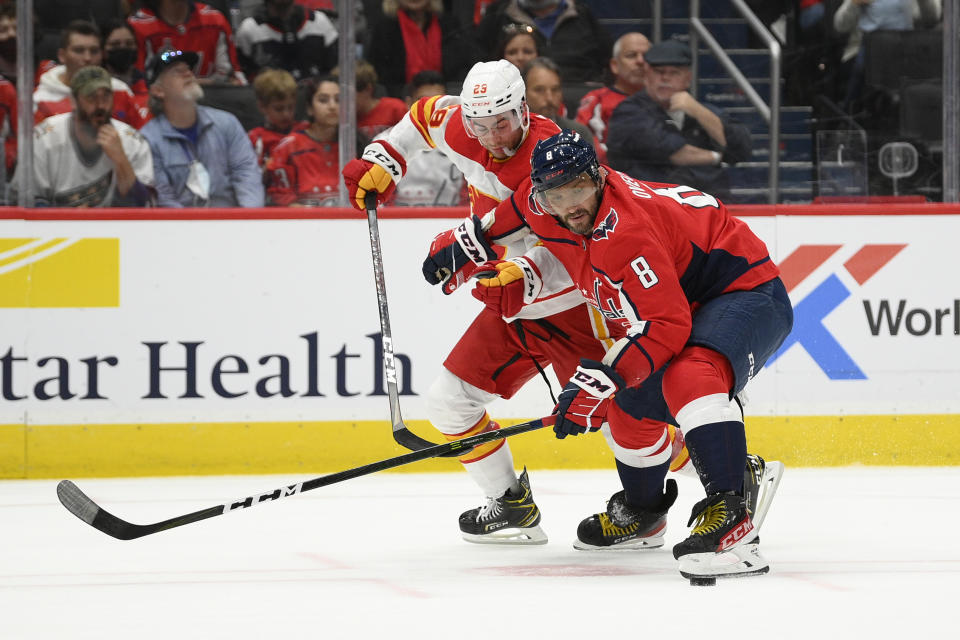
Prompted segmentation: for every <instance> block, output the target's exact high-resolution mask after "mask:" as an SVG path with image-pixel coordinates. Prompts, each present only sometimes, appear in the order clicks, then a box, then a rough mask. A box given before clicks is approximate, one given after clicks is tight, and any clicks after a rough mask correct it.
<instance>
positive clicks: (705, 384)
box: [662, 346, 734, 426]
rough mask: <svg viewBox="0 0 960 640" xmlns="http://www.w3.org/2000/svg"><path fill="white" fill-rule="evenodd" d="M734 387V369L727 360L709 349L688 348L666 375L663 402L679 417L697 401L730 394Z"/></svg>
mask: <svg viewBox="0 0 960 640" xmlns="http://www.w3.org/2000/svg"><path fill="white" fill-rule="evenodd" d="M733 383H734V375H733V368H732V367H731V366H730V363H729V362H728V361H727V359H726V357H725V356H723V355H722V354H720V353H718V352H716V351H714V350H712V349H707V348H706V347H696V346H691V347H686V348H685V349H684V350H683V351H681V352H680V354H679V355H678V356H677V357H676V358H674V360H673V362H671V363H670V366H668V367H667V370H666V371H665V372H664V374H663V385H662V388H663V399H664V400H665V401H666V403H667V407H668V408H669V409H670V413H672V414H673V415H674V416H676V415H677V413H678V412H679V411H680V410H681V409H683V407H685V406H687V405H688V404H689V403H690V402H691V401H693V400H695V399H697V398H700V397H703V396H707V395H712V394H716V393H729V392H730V389H731V388H733ZM681 426H683V425H681Z"/></svg>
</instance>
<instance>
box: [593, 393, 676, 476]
mask: <svg viewBox="0 0 960 640" xmlns="http://www.w3.org/2000/svg"><path fill="white" fill-rule="evenodd" d="M607 420H608V422H607V423H606V424H605V425H604V427H603V429H602V430H601V431H602V432H603V436H604V438H606V440H607V445H609V447H610V450H611V451H613V456H614V457H615V458H616V459H617V460H618V461H620V462H622V463H623V464H625V465H628V466H631V467H637V468H645V467H654V466H657V465H659V464H663V463H664V462H668V461H669V460H670V458H671V455H672V450H673V448H672V442H671V438H670V435H669V433H668V432H667V423H665V422H661V421H659V420H651V419H649V418H641V419H638V418H634V417H632V416H630V415H628V414H627V413H626V412H624V411H623V410H622V409H620V408H619V407H618V406H617V405H615V404H614V405H612V408H611V411H610V413H609V414H608V416H607Z"/></svg>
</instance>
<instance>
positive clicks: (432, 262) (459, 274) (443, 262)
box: [423, 215, 498, 295]
mask: <svg viewBox="0 0 960 640" xmlns="http://www.w3.org/2000/svg"><path fill="white" fill-rule="evenodd" d="M497 257H498V256H497V253H496V251H495V250H494V248H493V247H492V246H491V245H490V243H489V242H487V239H486V238H485V237H484V235H483V228H482V226H481V223H480V218H478V217H477V216H475V215H474V216H469V217H467V218H465V219H464V221H463V223H461V225H460V226H459V227H457V228H456V229H451V230H449V231H444V232H443V233H439V234H437V236H436V237H435V238H434V239H433V242H432V243H431V244H430V253H429V254H428V255H427V259H426V260H424V261H423V277H424V279H426V281H427V282H429V283H430V284H434V285H436V284H442V285H443V292H444V293H445V294H447V295H449V294H451V293H453V292H454V291H456V290H457V287H459V286H460V285H462V284H463V283H464V282H466V281H467V280H468V279H469V278H470V276H472V275H473V274H474V273H476V271H477V269H478V268H479V266H480V265H482V264H484V263H486V262H488V261H490V260H496V259H497Z"/></svg>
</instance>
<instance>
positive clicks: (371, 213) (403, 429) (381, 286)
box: [364, 191, 462, 457]
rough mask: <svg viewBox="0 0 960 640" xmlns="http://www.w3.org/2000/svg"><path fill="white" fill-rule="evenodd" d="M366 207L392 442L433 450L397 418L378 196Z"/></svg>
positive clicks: (368, 200) (369, 195) (431, 444)
mask: <svg viewBox="0 0 960 640" xmlns="http://www.w3.org/2000/svg"><path fill="white" fill-rule="evenodd" d="M364 205H366V207H367V226H368V227H369V228H370V255H371V257H372V258H373V277H374V280H375V281H376V284H377V304H378V306H379V309H380V334H381V336H382V340H381V344H382V350H383V369H384V372H385V373H386V376H387V395H388V396H389V398H390V421H391V422H392V423H393V439H394V440H396V442H397V444H400V445H403V446H404V447H406V448H407V449H410V450H411V451H420V450H421V449H425V448H427V447H434V446H436V443H435V442H430V441H429V440H424V439H423V438H421V437H420V436H418V435H417V434H415V433H414V432H413V431H410V429H408V428H407V425H406V424H404V422H403V417H402V416H401V415H400V393H399V392H398V391H397V364H396V361H395V359H394V357H393V336H392V335H391V332H390V311H389V309H388V308H387V285H386V281H385V279H384V277H383V253H382V252H381V250H380V230H379V228H378V226H377V193H376V192H375V191H368V192H367V195H366V197H365V198H364ZM461 453H462V451H459V450H458V451H451V452H449V453H442V454H437V455H440V456H444V457H452V456H457V455H460V454H461Z"/></svg>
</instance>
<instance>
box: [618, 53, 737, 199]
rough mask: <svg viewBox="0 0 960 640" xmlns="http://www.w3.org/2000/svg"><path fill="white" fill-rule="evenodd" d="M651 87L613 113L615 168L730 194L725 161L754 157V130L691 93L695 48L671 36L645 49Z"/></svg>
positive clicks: (631, 98) (724, 195)
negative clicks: (724, 165) (751, 137)
mask: <svg viewBox="0 0 960 640" xmlns="http://www.w3.org/2000/svg"><path fill="white" fill-rule="evenodd" d="M645 58H646V64H647V75H646V86H645V87H644V89H643V90H642V91H640V92H638V93H635V94H633V95H632V96H630V97H629V98H627V99H626V100H624V101H623V102H621V103H620V106H618V107H617V108H616V109H615V110H614V112H613V115H612V116H611V117H610V132H609V136H608V137H607V146H608V156H609V160H610V166H611V167H613V168H614V169H618V170H620V171H623V172H625V173H627V174H629V175H631V176H634V177H635V178H639V179H641V180H650V181H653V182H669V183H673V184H681V185H686V186H689V187H693V188H695V189H700V190H702V191H706V192H708V193H710V194H711V195H714V196H716V197H718V198H721V199H725V198H729V196H730V186H729V179H728V177H727V174H726V173H725V172H724V170H723V168H722V167H721V166H720V163H721V161H723V162H727V163H730V164H733V163H736V162H743V161H744V160H747V159H748V158H749V157H750V153H751V142H750V131H749V129H747V128H746V127H745V126H743V125H741V124H737V123H736V122H734V121H732V120H730V119H729V118H727V117H726V116H725V115H723V113H722V112H721V111H720V110H719V109H718V108H716V107H714V106H712V105H709V104H705V103H701V102H698V101H697V100H696V98H694V97H693V96H692V95H690V93H689V89H690V82H691V72H690V64H691V62H692V57H691V54H690V47H688V46H687V45H686V44H684V43H682V42H679V41H677V40H666V41H664V42H660V43H658V44H655V45H653V46H652V47H650V50H649V51H647V53H646V56H645Z"/></svg>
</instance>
